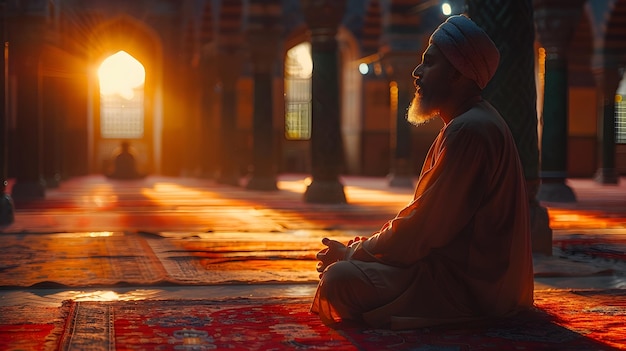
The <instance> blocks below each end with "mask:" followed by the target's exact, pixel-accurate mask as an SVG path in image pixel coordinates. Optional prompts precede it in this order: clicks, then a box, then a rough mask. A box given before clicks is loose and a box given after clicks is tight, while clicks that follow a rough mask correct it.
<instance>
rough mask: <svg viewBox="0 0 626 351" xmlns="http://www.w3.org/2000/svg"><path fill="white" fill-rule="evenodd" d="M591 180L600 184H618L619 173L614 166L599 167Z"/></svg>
mask: <svg viewBox="0 0 626 351" xmlns="http://www.w3.org/2000/svg"><path fill="white" fill-rule="evenodd" d="M593 180H594V181H596V182H597V183H600V184H619V174H618V173H617V170H616V169H615V168H599V169H598V170H597V171H596V174H595V175H594V176H593Z"/></svg>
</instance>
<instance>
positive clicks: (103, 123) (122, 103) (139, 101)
mask: <svg viewBox="0 0 626 351" xmlns="http://www.w3.org/2000/svg"><path fill="white" fill-rule="evenodd" d="M143 112H144V111H143V87H140V88H137V89H135V90H134V96H133V97H132V98H131V99H125V98H124V97H122V96H120V95H119V94H109V95H104V94H102V95H100V134H101V136H102V137H103V138H115V139H138V138H142V137H143V131H144V118H143Z"/></svg>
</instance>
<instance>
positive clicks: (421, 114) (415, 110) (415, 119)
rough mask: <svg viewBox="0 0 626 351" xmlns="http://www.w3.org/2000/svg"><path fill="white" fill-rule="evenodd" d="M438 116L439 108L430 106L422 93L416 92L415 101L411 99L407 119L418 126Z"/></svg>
mask: <svg viewBox="0 0 626 351" xmlns="http://www.w3.org/2000/svg"><path fill="white" fill-rule="evenodd" d="M437 116H439V110H437V109H435V108H433V107H432V106H428V103H425V101H424V99H423V98H422V96H421V95H419V94H415V96H413V101H411V104H410V105H409V109H408V110H407V113H406V119H407V121H409V122H410V123H412V124H414V125H416V126H420V125H422V124H425V123H427V122H430V121H431V120H432V119H434V118H435V117H437Z"/></svg>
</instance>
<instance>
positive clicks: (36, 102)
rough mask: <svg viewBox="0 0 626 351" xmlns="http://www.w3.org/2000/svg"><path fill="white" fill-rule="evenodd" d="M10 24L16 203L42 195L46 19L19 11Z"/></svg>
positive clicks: (43, 194) (14, 193) (41, 196)
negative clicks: (42, 67) (42, 61)
mask: <svg viewBox="0 0 626 351" xmlns="http://www.w3.org/2000/svg"><path fill="white" fill-rule="evenodd" d="M14 20H15V21H14V22H13V23H12V29H13V30H12V31H11V37H10V38H9V40H10V41H11V43H12V46H11V47H12V50H11V61H12V62H13V63H12V67H14V69H15V73H16V91H15V101H16V112H17V116H16V117H17V133H16V134H17V138H18V140H19V148H17V149H16V153H17V159H18V167H17V169H16V181H15V185H14V186H13V190H12V192H11V195H12V197H13V199H14V200H15V202H16V203H18V204H19V201H20V200H33V199H42V198H44V197H45V181H44V179H43V169H42V151H43V150H42V147H43V144H42V113H41V96H42V95H41V84H40V82H41V81H40V69H39V68H40V56H41V51H42V47H43V42H42V38H43V33H44V23H45V18H43V17H39V16H35V15H31V14H28V13H26V14H20V15H18V16H16V17H15V18H14Z"/></svg>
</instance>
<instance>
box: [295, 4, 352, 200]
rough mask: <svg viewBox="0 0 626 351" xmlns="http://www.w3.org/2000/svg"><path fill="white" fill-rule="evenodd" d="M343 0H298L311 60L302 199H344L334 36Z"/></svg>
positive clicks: (340, 17) (337, 75)
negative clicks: (307, 172) (307, 168)
mask: <svg viewBox="0 0 626 351" xmlns="http://www.w3.org/2000/svg"><path fill="white" fill-rule="evenodd" d="M346 3H347V1H346V0H300V4H301V5H302V12H303V13H304V16H305V18H306V22H307V25H308V27H309V32H310V36H311V59H312V60H313V73H312V76H311V84H312V94H311V95H312V100H313V103H312V121H311V124H312V126H311V169H312V181H311V184H310V185H309V186H308V187H307V189H306V191H305V193H304V200H305V201H306V202H312V203H345V202H346V196H345V193H344V189H343V184H342V183H341V182H340V181H339V174H340V172H341V166H342V163H343V145H342V140H341V124H340V120H339V118H340V116H339V82H338V80H339V78H338V77H339V74H338V61H337V59H338V57H337V56H338V55H337V51H338V45H337V40H336V38H335V36H336V34H337V29H338V26H339V24H340V22H341V19H342V18H343V14H344V11H345V8H346Z"/></svg>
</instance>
